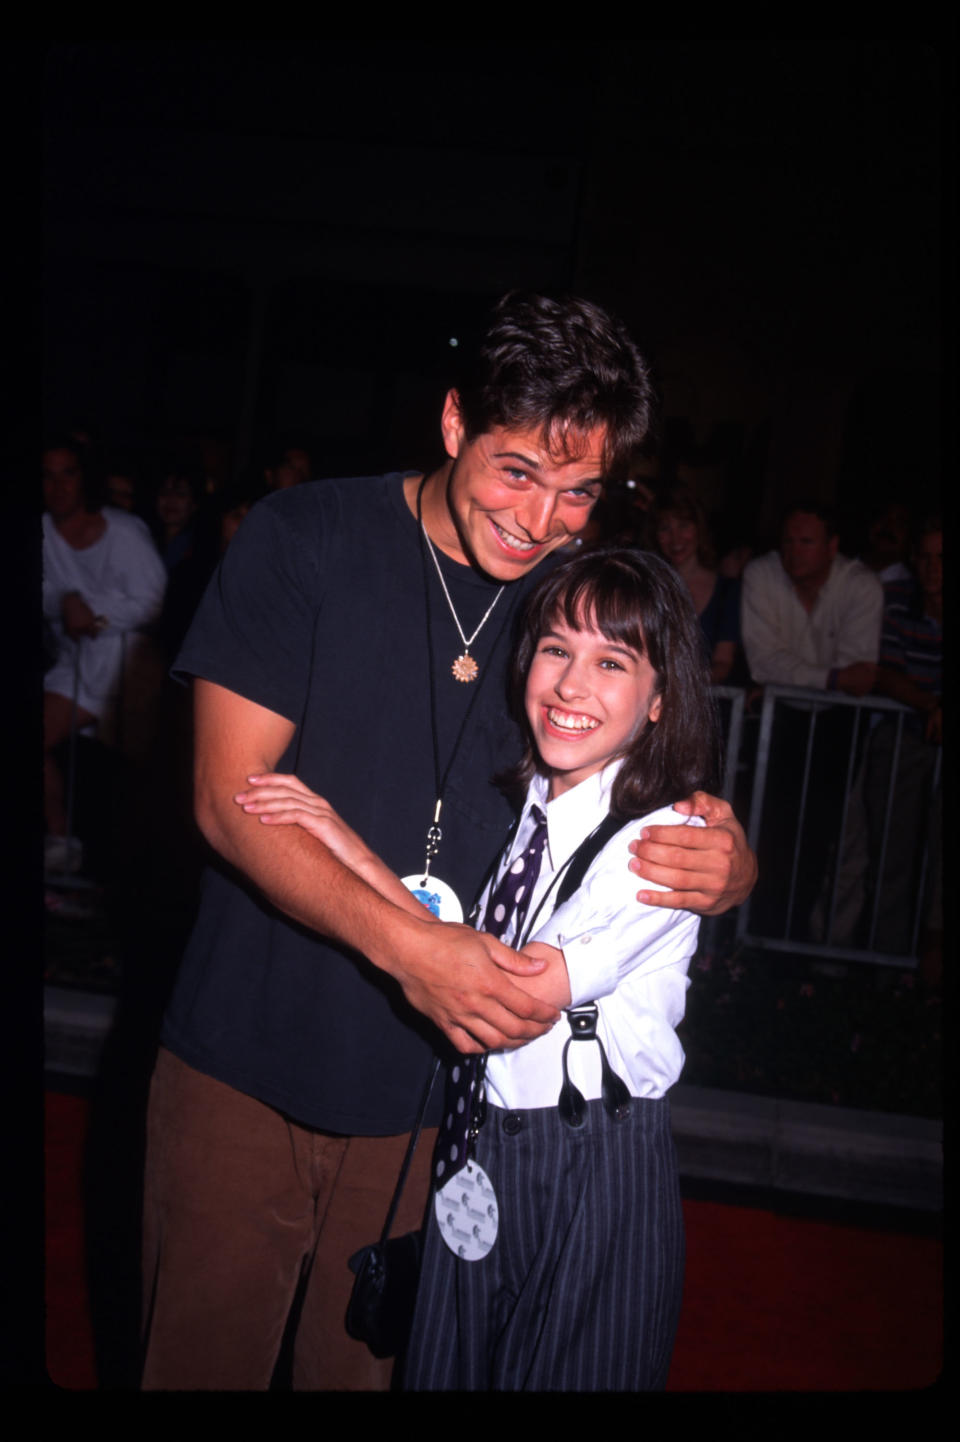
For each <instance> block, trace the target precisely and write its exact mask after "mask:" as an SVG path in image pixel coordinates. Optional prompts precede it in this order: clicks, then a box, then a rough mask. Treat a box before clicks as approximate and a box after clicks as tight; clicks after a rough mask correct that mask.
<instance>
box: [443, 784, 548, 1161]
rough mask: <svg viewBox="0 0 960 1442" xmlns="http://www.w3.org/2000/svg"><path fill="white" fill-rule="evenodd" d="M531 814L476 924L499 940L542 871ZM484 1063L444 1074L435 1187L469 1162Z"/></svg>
mask: <svg viewBox="0 0 960 1442" xmlns="http://www.w3.org/2000/svg"><path fill="white" fill-rule="evenodd" d="M530 814H531V816H532V818H533V821H534V823H535V825H534V829H533V833H532V835H531V837H530V841H529V842H528V844H527V846H526V847H525V848H524V850H523V851H522V852H521V853H520V855H519V856H517V857H515V858H514V860H513V861H512V862H511V863H510V865H509V867H508V868H507V870H506V872H505V873H504V875H503V876H502V877H501V879H500V881H499V882H498V883H497V885H496V886H495V887H494V890H493V892H492V893H491V895H490V899H489V901H488V902H487V910H486V914H485V916H484V919H483V924H482V926H481V927H480V928H479V930H481V931H485V932H487V933H488V934H489V935H490V936H495V937H496V938H497V940H498V941H499V939H500V938H501V937H502V936H503V934H504V932H505V931H506V929H507V927H508V925H509V924H510V921H511V918H513V920H514V928H513V936H514V940H516V939H517V938H518V937H519V936H520V934H521V931H522V929H523V923H524V920H525V919H526V915H527V910H528V908H529V906H530V897H531V896H532V895H533V889H534V887H535V885H536V882H537V877H538V876H539V875H540V863H541V861H542V859H543V848H544V844H545V842H546V839H547V818H546V817H545V816H544V814H543V812H542V811H541V810H540V807H539V806H534V807H531V811H530ZM485 1064H486V1057H483V1056H465V1057H461V1058H460V1060H459V1062H458V1063H457V1065H456V1066H454V1067H452V1068H451V1070H450V1072H449V1073H448V1076H447V1086H446V1092H445V1095H444V1108H443V1121H442V1122H441V1125H440V1133H439V1135H438V1137H437V1145H436V1149H435V1150H434V1154H433V1172H434V1180H435V1182H436V1185H437V1186H438V1187H442V1186H445V1185H446V1183H447V1182H448V1181H449V1180H450V1178H451V1177H455V1176H456V1174H457V1172H459V1171H460V1170H461V1168H462V1167H463V1166H464V1165H465V1163H466V1161H467V1147H468V1141H469V1132H470V1124H471V1121H473V1122H474V1124H475V1126H476V1127H479V1125H480V1122H481V1121H482V1090H483V1072H484V1068H485Z"/></svg>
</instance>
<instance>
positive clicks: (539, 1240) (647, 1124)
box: [247, 551, 714, 1391]
mask: <svg viewBox="0 0 960 1442" xmlns="http://www.w3.org/2000/svg"><path fill="white" fill-rule="evenodd" d="M513 687H514V692H515V699H516V700H517V701H518V703H519V705H518V710H519V711H520V714H521V718H522V722H523V725H524V729H525V732H526V737H527V749H526V754H525V756H524V758H523V760H522V761H521V763H520V765H519V766H518V768H517V769H516V772H515V774H514V775H513V776H512V777H511V778H508V779H509V780H512V782H514V783H519V784H523V785H525V787H526V795H525V799H524V801H523V807H522V811H521V814H520V819H519V822H518V825H517V827H516V829H515V830H514V832H513V834H512V836H511V838H510V839H509V840H508V842H507V845H506V847H505V849H504V852H503V854H502V856H501V858H500V861H499V864H498V866H497V868H496V871H495V874H494V875H493V877H492V878H491V880H490V882H489V883H488V885H487V887H486V890H485V892H484V895H483V896H482V897H481V900H480V903H479V907H478V911H477V914H476V916H477V920H476V924H478V925H480V926H481V927H482V928H483V929H486V930H488V931H492V932H494V934H496V935H497V936H499V937H500V938H501V940H502V941H504V942H505V943H506V944H507V945H511V946H514V947H518V948H519V947H522V948H523V949H524V950H525V951H526V952H527V953H528V954H530V955H533V956H536V957H538V958H540V959H542V960H544V961H545V962H546V963H547V965H546V967H545V970H544V971H543V972H542V973H541V974H540V975H539V976H537V977H526V978H515V980H516V981H517V984H518V985H523V986H524V987H525V988H526V989H527V990H530V991H532V992H535V993H536V994H537V995H540V996H542V997H544V998H545V999H547V1000H549V1001H551V1002H552V1003H553V1004H554V1005H556V1006H558V1007H562V1008H564V1009H570V1008H575V1009H576V1010H568V1012H567V1016H565V1017H563V1018H562V1019H561V1021H560V1022H559V1023H558V1024H557V1025H556V1026H555V1027H554V1028H553V1029H552V1030H551V1031H550V1032H548V1033H547V1034H546V1035H545V1036H542V1037H540V1038H538V1039H537V1040H535V1041H533V1042H531V1043H529V1044H528V1045H527V1046H525V1047H522V1048H520V1049H518V1050H516V1051H512V1052H503V1053H495V1054H491V1055H490V1056H489V1057H487V1058H486V1063H485V1077H484V1079H483V1082H478V1081H475V1082H474V1086H475V1090H474V1092H473V1094H472V1095H471V1092H470V1089H469V1087H468V1086H465V1083H466V1082H467V1079H468V1077H469V1074H470V1061H469V1059H468V1060H467V1063H465V1064H462V1066H461V1068H457V1067H455V1068H454V1069H453V1071H452V1073H451V1076H452V1078H453V1080H454V1082H455V1083H456V1082H458V1081H459V1083H460V1085H461V1087H462V1088H463V1089H464V1091H465V1096H464V1097H462V1098H461V1110H462V1109H463V1107H465V1108H466V1111H467V1117H466V1120H467V1121H469V1122H470V1124H471V1125H470V1140H469V1144H468V1145H469V1151H468V1153H467V1160H466V1166H464V1153H463V1138H462V1134H461V1135H460V1136H459V1138H458V1139H456V1140H451V1138H456V1137H457V1126H456V1122H455V1120H454V1113H455V1112H456V1109H457V1098H456V1086H454V1088H453V1091H452V1092H451V1091H448V1098H449V1101H448V1109H449V1113H450V1115H449V1117H448V1123H453V1126H452V1130H450V1131H449V1134H446V1133H445V1132H444V1130H443V1129H442V1130H441V1137H440V1140H439V1142H438V1147H437V1153H436V1156H435V1180H436V1186H437V1192H436V1204H435V1207H434V1208H433V1209H428V1211H430V1210H432V1215H429V1216H428V1222H427V1228H426V1237H425V1252H424V1262H423V1270H422V1275H421V1283H420V1290H419V1294H418V1298H417V1307H416V1314H415V1317H414V1323H413V1330H412V1335H411V1340H410V1346H409V1349H408V1352H407V1356H406V1362H405V1367H404V1385H405V1386H406V1387H407V1388H409V1389H415V1390H424V1389H435V1390H441V1389H444V1390H445V1389H451V1390H486V1389H494V1390H531V1391H537V1390H540V1391H543V1390H552V1389H566V1390H571V1391H594V1390H609V1391H628V1390H641V1389H650V1388H662V1387H663V1386H664V1385H665V1383H666V1376H667V1370H668V1367H669V1362H670V1354H671V1350H672V1347H673V1339H674V1334H675V1331H676V1325H677V1318H678V1313H679V1306H680V1296H681V1290H682V1283H683V1253H684V1243H683V1221H682V1213H681V1207H680V1196H679V1188H678V1183H677V1168H676V1158H675V1153H674V1148H673V1142H672V1138H671V1135H670V1124H669V1111H668V1104H667V1101H666V1092H667V1091H668V1089H669V1088H670V1087H671V1086H672V1085H673V1083H674V1082H675V1081H676V1080H677V1077H678V1076H679V1074H680V1070H681V1067H682V1065H683V1050H682V1048H681V1046H680V1043H679V1041H678V1039H677V1036H676V1032H675V1028H676V1026H677V1024H678V1023H679V1021H680V1020H681V1018H682V1016H683V1012H684V1001H685V994H686V988H687V985H688V980H687V967H688V963H689V960H690V957H691V956H692V955H693V952H694V949H695V947H696V939H697V926H698V921H697V918H696V917H695V916H694V915H692V914H691V913H689V912H679V911H674V910H667V909H665V908H659V907H655V906H641V905H638V903H637V901H636V881H635V878H633V877H631V876H630V874H629V873H628V872H626V871H625V870H624V868H623V856H624V853H625V851H626V847H627V844H628V843H629V841H631V840H633V839H634V838H637V837H639V836H640V833H641V831H642V830H643V828H644V827H645V826H647V825H662V824H665V823H667V824H669V823H674V824H677V825H682V824H691V821H692V824H698V821H697V819H696V818H692V819H688V818H684V817H681V816H680V815H678V814H677V813H676V812H675V811H673V810H672V809H671V803H672V802H673V801H675V800H676V799H677V798H679V797H683V796H687V795H689V794H690V792H691V791H692V790H694V789H696V788H699V787H702V786H704V785H705V784H706V783H707V782H708V781H709V777H710V771H711V769H712V762H713V758H714V751H713V748H714V726H713V712H712V704H711V700H710V693H709V683H708V677H707V674H706V666H705V662H704V659H703V651H702V646H701V642H700V637H699V632H698V626H697V619H696V616H695V614H694V611H693V607H692V605H691V602H690V598H689V595H688V593H687V591H686V588H685V587H684V586H683V583H682V581H680V579H679V578H678V577H677V575H676V573H675V572H674V571H673V570H672V569H671V567H670V566H669V565H668V564H667V563H666V562H665V561H662V560H661V559H659V558H658V557H656V556H653V555H649V554H641V553H637V552H632V551H606V552H594V553H588V554H587V555H584V556H580V557H577V558H576V559H574V560H572V561H569V562H567V563H566V564H565V565H562V566H560V567H558V568H557V569H556V570H554V571H553V572H551V573H550V574H549V575H548V576H547V577H546V578H545V579H544V580H543V581H542V582H541V584H540V585H539V586H538V587H537V589H536V591H534V592H533V594H532V596H531V598H530V601H529V603H528V607H527V610H526V613H525V617H524V623H523V628H522V632H521V636H520V640H519V645H518V648H517V652H516V656H515V660H514V667H513ZM258 784H259V786H260V789H261V791H262V795H263V798H264V799H263V800H262V801H261V802H260V803H259V804H258V805H257V806H255V807H254V806H251V805H250V804H249V802H248V803H247V804H248V809H251V810H253V809H256V810H259V811H260V812H261V814H264V815H267V814H269V815H271V816H272V818H273V819H274V820H277V821H280V820H284V821H292V820H296V821H298V822H299V824H301V825H305V826H306V827H307V828H308V829H310V830H312V831H313V832H314V834H316V835H319V836H320V839H321V840H324V841H326V842H327V844H329V845H332V846H334V848H335V849H337V850H338V853H339V854H341V856H342V858H343V859H345V860H348V862H349V864H351V865H353V866H355V868H356V869H357V870H359V871H361V873H362V874H363V875H365V876H366V878H367V879H368V880H370V881H371V882H372V884H374V885H376V886H377V887H378V889H380V890H381V891H383V892H384V894H388V895H390V896H391V898H392V899H398V900H400V904H407V900H408V899H407V898H400V896H399V891H398V887H399V883H398V882H397V881H396V878H393V877H392V876H391V875H390V874H389V873H386V872H385V869H384V868H382V866H381V865H380V863H378V862H377V861H376V858H373V857H371V856H370V854H369V853H368V852H366V850H365V848H363V846H362V843H360V842H359V841H358V839H357V838H356V837H354V836H353V835H352V833H349V832H348V831H347V829H346V828H345V827H343V825H342V823H340V821H339V818H336V817H334V816H333V815H332V813H330V811H329V808H326V806H325V803H323V802H322V801H320V799H319V798H316V797H313V795H312V793H309V792H307V790H306V788H305V787H302V786H301V784H300V783H299V782H296V781H295V779H292V778H277V777H264V778H260V781H259V783H258ZM608 816H610V817H612V818H613V821H607V817H608ZM631 818H634V819H631ZM618 822H619V823H622V825H621V829H619V830H615V828H616V826H617V823H618ZM544 823H545V824H544ZM601 826H602V828H603V829H602V830H600V832H599V835H598V834H597V833H598V829H599V828H601ZM614 833H615V834H614ZM604 841H605V843H606V844H603V842H604ZM594 853H595V854H594ZM580 873H582V881H581V883H580V884H579V886H578V887H577V888H576V889H575V890H573V891H572V894H570V895H569V896H567V897H566V899H562V898H563V897H564V895H565V889H564V876H565V875H568V877H569V878H571V879H572V878H575V877H576V876H577V875H579V874H580ZM568 889H569V888H568ZM558 898H561V899H560V900H559V904H558ZM591 1004H594V1005H591ZM461 1070H464V1072H465V1074H464V1075H463V1076H462V1077H461V1076H460V1072H461ZM484 1093H485V1096H484ZM458 1167H459V1168H460V1170H459V1171H458Z"/></svg>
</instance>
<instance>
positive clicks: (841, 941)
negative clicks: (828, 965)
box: [714, 686, 942, 968]
mask: <svg viewBox="0 0 960 1442" xmlns="http://www.w3.org/2000/svg"><path fill="white" fill-rule="evenodd" d="M714 692H715V694H716V696H717V698H718V700H719V701H720V703H721V706H720V711H721V721H722V734H723V741H724V754H723V778H722V793H723V795H724V797H725V798H726V799H727V800H729V801H731V802H733V801H734V799H736V800H737V802H738V810H740V811H741V812H742V811H743V809H744V808H745V807H746V806H747V805H749V821H748V823H747V837H748V840H749V842H750V845H751V846H752V847H753V849H754V851H755V852H756V853H757V855H758V857H759V859H760V868H761V869H760V877H759V879H758V882H757V886H756V888H755V890H754V893H753V895H752V896H751V897H750V898H748V900H747V901H746V902H745V903H744V904H743V906H741V907H740V909H739V912H738V914H737V920H736V936H737V940H738V941H739V942H741V943H743V944H746V945H749V946H751V947H756V948H760V949H766V950H772V951H784V952H790V953H793V954H798V955H809V956H816V957H831V958H836V959H838V960H852V961H866V962H873V963H875V964H878V965H883V966H896V967H900V968H910V967H915V966H916V965H917V946H918V939H919V934H920V927H921V924H922V922H923V917H924V909H925V900H926V893H927V882H928V879H929V874H930V867H931V855H930V850H931V845H930V842H931V829H930V826H929V824H928V821H929V816H930V815H931V814H932V808H933V807H934V806H935V805H936V802H937V797H938V791H939V785H940V773H941V761H942V752H941V748H940V747H939V746H937V747H932V746H931V747H929V748H928V753H927V754H926V755H925V756H922V757H921V762H922V766H921V769H922V770H923V771H926V772H927V773H928V775H926V776H923V777H922V782H923V786H924V788H925V795H919V794H918V795H917V796H915V797H914V800H913V803H912V804H913V806H914V818H915V819H917V818H919V836H918V838H917V841H916V844H914V845H912V846H911V848H910V851H909V855H908V856H907V857H906V858H905V857H904V855H903V841H904V838H903V836H902V835H898V834H896V833H895V832H894V831H893V829H892V822H893V818H894V810H895V808H897V807H899V808H900V809H901V810H902V807H903V804H904V799H905V792H904V790H903V788H904V787H907V788H909V787H910V786H911V781H910V778H909V776H908V772H907V768H906V767H905V765H904V764H902V763H903V761H904V752H905V749H909V750H910V751H912V753H913V756H914V758H916V757H918V756H920V754H921V753H920V751H919V749H918V747H917V744H916V742H915V741H914V740H913V738H912V737H911V738H910V747H909V748H905V745H904V736H905V734H906V732H905V723H906V722H907V720H908V718H910V717H914V716H915V714H916V713H915V712H913V711H912V710H911V708H909V707H906V706H902V705H900V704H899V703H898V702H896V701H888V700H886V699H885V698H882V697H878V696H864V697H862V698H856V697H853V696H846V695H843V694H841V693H835V692H829V693H827V692H824V691H817V690H809V689H806V688H803V687H796V686H767V687H765V689H764V695H763V706H762V711H761V714H760V717H759V734H758V735H757V737H756V755H755V757H754V758H753V760H752V764H751V759H750V755H749V752H750V750H752V745H751V744H749V743H750V742H752V739H753V738H752V736H751V735H750V732H751V724H752V723H753V724H755V723H754V718H752V717H750V716H746V715H745V712H744V701H745V693H744V692H743V691H741V690H739V689H738V688H735V687H715V688H714ZM838 708H846V709H848V710H852V711H853V712H854V715H853V718H852V726H851V729H850V740H849V745H848V748H847V754H846V757H845V759H844V758H843V756H842V755H841V754H837V753H834V755H833V762H834V766H835V768H836V772H835V774H837V775H839V774H841V773H842V775H843V778H844V780H843V789H842V795H841V796H840V797H838V801H839V806H838V810H839V826H838V828H837V829H836V830H835V831H833V832H832V833H831V834H830V835H829V836H827V837H826V838H825V839H826V841H827V842H828V844H827V845H826V847H825V849H824V850H822V851H821V852H820V853H819V854H818V855H816V856H814V857H811V856H809V855H807V856H804V855H803V850H804V825H805V822H806V821H807V818H808V815H810V813H811V810H812V809H813V808H812V806H811V802H812V799H813V793H814V791H815V789H816V788H815V778H814V776H813V760H814V747H815V742H816V737H817V729H818V723H819V724H820V725H821V727H822V726H823V725H824V724H825V723H824V722H823V720H822V718H823V716H824V713H826V712H836V711H837V710H838ZM787 709H789V711H790V712H791V713H792V715H793V718H794V719H793V725H794V729H795V731H796V728H797V719H796V718H797V717H798V716H800V715H802V716H805V717H806V718H807V723H806V724H807V731H806V740H805V745H804V748H803V754H802V756H801V757H799V758H798V766H799V771H798V773H797V776H796V778H795V779H798V780H799V805H798V808H797V811H796V817H795V825H794V826H793V835H792V846H788V848H787V849H788V850H789V852H790V855H789V857H786V858H785V859H786V865H787V867H788V869H789V876H788V879H787V885H786V888H785V890H786V902H785V905H784V906H783V907H782V908H781V909H780V911H779V914H778V916H777V918H776V924H775V925H774V924H771V918H770V916H769V915H768V916H767V917H766V920H765V921H764V920H762V919H761V918H759V917H758V912H762V911H763V909H764V903H765V902H766V903H768V905H767V910H768V912H769V909H770V907H769V902H770V898H771V894H772V892H773V890H774V888H775V887H778V888H779V890H780V892H781V893H782V892H783V890H784V876H783V875H782V874H781V872H780V868H779V866H778V867H777V873H776V875H774V876H770V875H769V872H768V875H767V876H766V877H765V875H764V851H765V849H767V848H765V841H767V840H768V836H767V834H766V832H765V819H766V818H767V817H768V816H769V808H768V807H767V802H768V798H769V799H771V800H772V801H773V802H776V799H777V798H776V797H775V796H774V795H773V793H772V790H771V787H772V786H773V785H776V784H777V780H778V778H777V776H776V775H771V769H770V762H771V755H772V752H773V748H774V743H775V740H776V739H777V737H778V724H777V723H778V718H782V717H783V716H784V715H785V714H786V710H787ZM784 725H785V723H784V722H783V721H782V720H781V722H780V728H779V733H780V735H781V736H782V732H783V728H784ZM881 725H883V726H884V727H885V730H884V733H883V736H882V738H880V740H881V741H882V745H883V747H884V751H883V753H882V758H881V760H879V761H877V763H876V766H875V767H874V770H878V769H883V767H884V766H885V765H886V747H887V744H888V742H889V741H890V728H891V727H892V745H891V746H890V762H889V777H888V779H887V781H886V787H885V795H883V796H881V795H880V792H879V788H877V787H876V786H874V787H873V789H872V790H871V793H870V797H869V806H868V805H867V804H866V803H865V799H864V798H865V788H866V787H867V786H868V784H869V782H870V779H871V772H870V769H869V766H868V758H869V757H870V754H871V748H872V747H875V746H877V745H878V729H879V727H880V726H881ZM745 743H746V744H745ZM780 764H781V765H782V761H781V763H780ZM913 769H914V771H916V769H917V768H916V766H914V768H913ZM738 778H739V785H738ZM780 779H781V781H782V779H783V772H782V771H781V772H780ZM874 780H875V777H874ZM881 811H882V819H880V820H879V824H878V820H877V818H878V815H879V813H880V812H881ZM768 831H769V827H767V832H768ZM783 831H784V823H783V821H782V819H781V822H780V832H781V840H782V833H783ZM892 843H895V846H893V845H892ZM896 846H898V847H900V849H901V855H900V857H899V858H897V860H898V863H899V869H902V870H903V872H904V876H903V877H897V885H898V886H902V885H903V884H904V878H905V876H906V874H907V871H908V869H909V875H911V876H913V877H915V878H916V881H915V884H913V885H911V886H910V887H909V889H910V890H912V892H913V895H912V910H911V915H910V920H909V927H908V932H909V947H908V949H907V950H893V949H891V948H890V947H889V946H888V945H887V944H886V943H888V941H889V937H888V936H886V935H885V934H884V929H883V927H882V926H881V925H880V919H881V914H882V912H883V910H884V896H885V890H887V887H886V878H887V875H888V872H886V871H885V863H886V862H887V859H888V856H891V857H892V856H893V851H894V850H895V847H896ZM768 865H769V862H768ZM811 868H817V869H818V873H819V874H818V876H817V877H816V878H814V873H813V871H812V870H811ZM850 875H853V876H855V877H857V878H858V879H857V882H856V884H855V885H853V886H850V885H849V877H850ZM811 879H815V880H818V881H819V887H818V901H817V906H818V907H819V920H818V923H817V924H816V925H814V926H813V930H819V932H820V935H818V936H816V937H812V936H810V935H804V934H803V929H804V927H805V926H809V925H810V924H811V918H810V916H809V915H801V914H800V913H799V910H798V906H797V902H798V891H799V890H800V889H802V885H803V884H804V883H805V885H806V890H807V892H808V893H809V891H810V885H811ZM845 885H847V889H848V891H849V892H850V894H851V895H852V896H853V900H852V901H851V902H850V904H849V906H848V908H847V911H848V917H849V915H850V914H852V915H853V916H854V922H853V923H852V924H851V923H850V922H849V920H846V921H844V923H843V925H839V924H838V917H837V913H838V903H839V902H840V900H841V896H840V893H841V889H843V888H844V886H845ZM861 885H862V895H863V901H862V906H861V907H860V909H859V911H858V910H857V904H856V892H857V890H858V889H859V888H861ZM871 890H872V895H871V894H870V892H871ZM888 900H889V898H888ZM816 910H817V908H816V907H815V908H814V912H816ZM867 913H869V914H867ZM781 923H782V924H781ZM838 930H840V931H841V932H843V931H844V930H846V932H847V933H853V937H854V939H853V940H851V936H850V935H849V934H848V935H846V936H843V935H841V936H840V937H839V938H838V937H837V932H838Z"/></svg>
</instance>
